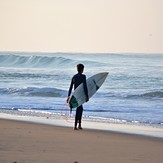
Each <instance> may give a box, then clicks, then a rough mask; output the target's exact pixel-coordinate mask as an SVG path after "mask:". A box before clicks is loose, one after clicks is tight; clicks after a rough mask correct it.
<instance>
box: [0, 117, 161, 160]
mask: <svg viewBox="0 0 163 163" xmlns="http://www.w3.org/2000/svg"><path fill="white" fill-rule="evenodd" d="M0 162H1V163H99V162H102V163H109V162H110V163H113V162H114V163H119V162H121V163H132V162H138V163H156V162H157V163H162V162H163V139H161V138H152V137H146V136H136V135H130V134H122V133H116V132H111V131H97V130H88V129H84V130H80V131H73V129H72V128H71V127H57V126H50V125H45V124H35V123H30V122H20V121H15V120H2V119H1V120H0Z"/></svg>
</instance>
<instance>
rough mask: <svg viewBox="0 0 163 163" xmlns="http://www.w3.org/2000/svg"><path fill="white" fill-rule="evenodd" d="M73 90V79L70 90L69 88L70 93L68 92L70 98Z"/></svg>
mask: <svg viewBox="0 0 163 163" xmlns="http://www.w3.org/2000/svg"><path fill="white" fill-rule="evenodd" d="M72 88H73V78H72V80H71V84H70V88H69V91H68V97H69V96H70V95H71V92H72Z"/></svg>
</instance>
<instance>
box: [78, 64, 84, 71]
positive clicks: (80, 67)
mask: <svg viewBox="0 0 163 163" xmlns="http://www.w3.org/2000/svg"><path fill="white" fill-rule="evenodd" d="M77 70H78V72H83V70H84V65H83V64H78V65H77Z"/></svg>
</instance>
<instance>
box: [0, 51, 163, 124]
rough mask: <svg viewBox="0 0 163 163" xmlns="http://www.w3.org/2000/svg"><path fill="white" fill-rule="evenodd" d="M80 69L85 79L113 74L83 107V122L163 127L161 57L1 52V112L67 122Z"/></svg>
mask: <svg viewBox="0 0 163 163" xmlns="http://www.w3.org/2000/svg"><path fill="white" fill-rule="evenodd" d="M78 63H82V64H84V65H85V69H84V74H85V75H86V76H87V78H89V77H91V76H92V75H94V74H96V73H100V72H109V75H108V77H107V79H106V81H105V82H104V84H103V85H102V86H101V88H100V89H99V90H98V92H97V93H96V94H95V95H94V96H93V97H92V98H91V99H90V100H89V102H87V103H85V104H84V105H83V107H84V112H83V118H85V119H88V120H90V121H91V120H93V121H102V122H103V121H105V122H108V123H110V122H111V123H114V122H115V123H134V124H135V123H136V124H146V125H161V126H162V125H163V54H129V53H127V54H125V53H124V54H116V53H114V54H111V53H108V54H107V53H105V54H104V53H101V54H100V53H98V54H96V53H88V54H87V53H39V52H37V53H32V52H31V53H26V52H0V112H6V113H8V112H9V113H12V111H13V112H14V111H16V113H17V114H19V113H21V114H22V113H24V114H28V115H29V114H30V115H33V116H40V115H41V114H45V113H46V114H48V115H54V114H57V115H62V114H64V115H66V116H68V115H69V108H68V106H67V105H66V99H67V93H68V89H69V85H70V82H71V78H72V76H73V75H74V74H76V73H77V71H76V65H77V64H78ZM74 114H75V109H74V111H73V116H74Z"/></svg>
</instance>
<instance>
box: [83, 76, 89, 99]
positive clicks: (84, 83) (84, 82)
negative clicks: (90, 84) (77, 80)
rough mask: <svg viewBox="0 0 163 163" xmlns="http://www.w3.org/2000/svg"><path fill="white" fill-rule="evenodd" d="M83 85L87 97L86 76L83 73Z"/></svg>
mask: <svg viewBox="0 0 163 163" xmlns="http://www.w3.org/2000/svg"><path fill="white" fill-rule="evenodd" d="M83 87H84V92H85V95H86V97H88V88H87V82H86V76H85V75H84V81H83ZM88 98H89V97H88Z"/></svg>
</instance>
